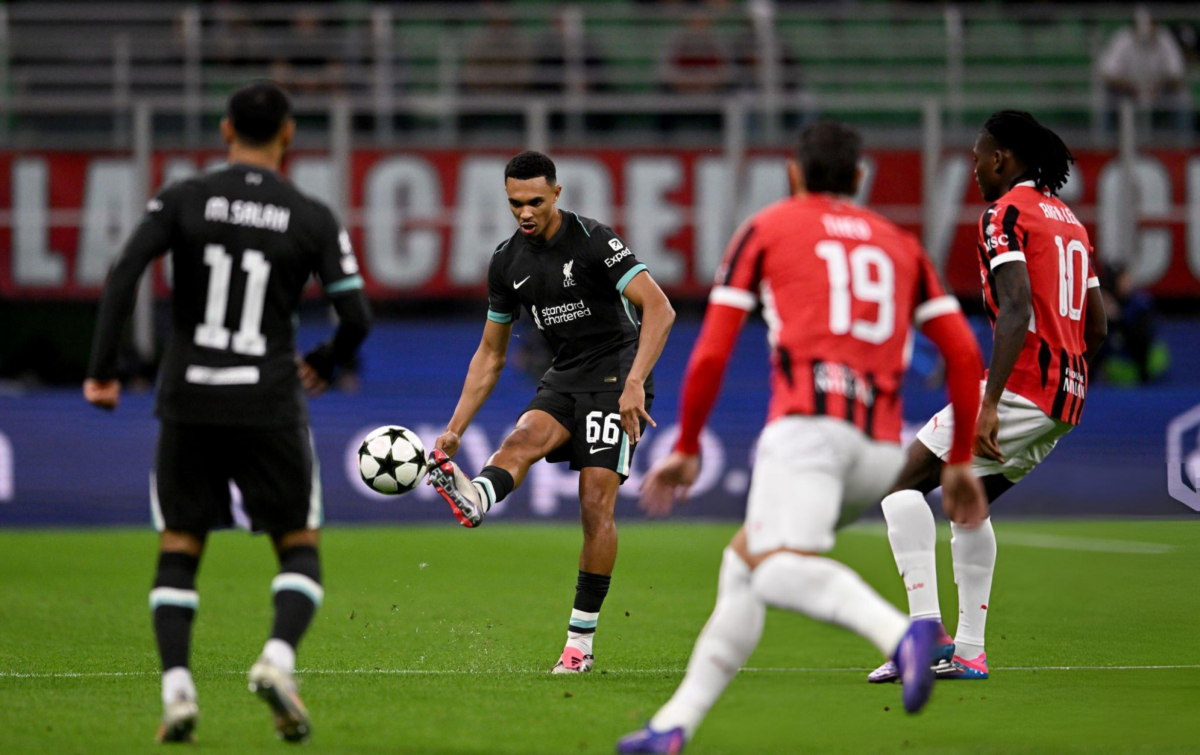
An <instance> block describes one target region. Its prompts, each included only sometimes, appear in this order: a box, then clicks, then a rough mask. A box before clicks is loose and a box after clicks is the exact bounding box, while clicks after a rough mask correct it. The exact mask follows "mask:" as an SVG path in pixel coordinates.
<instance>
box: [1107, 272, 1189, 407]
mask: <svg viewBox="0 0 1200 755" xmlns="http://www.w3.org/2000/svg"><path fill="white" fill-rule="evenodd" d="M1100 273H1101V274H1100V285H1101V290H1102V293H1103V295H1104V311H1105V313H1107V315H1108V338H1107V339H1106V340H1105V342H1104V348H1103V349H1101V350H1100V354H1099V355H1098V356H1097V357H1096V360H1095V361H1094V362H1093V363H1092V364H1091V365H1090V368H1091V370H1092V371H1093V372H1094V373H1095V374H1103V375H1104V377H1105V379H1107V380H1108V382H1110V383H1112V384H1114V385H1124V386H1131V385H1138V384H1141V383H1149V382H1151V381H1153V380H1156V379H1158V378H1160V377H1162V376H1163V375H1165V374H1166V372H1167V368H1168V367H1169V366H1170V361H1171V356H1170V349H1169V348H1168V347H1167V344H1166V341H1164V340H1163V339H1162V338H1160V337H1159V336H1158V313H1157V311H1156V310H1155V307H1154V297H1153V296H1152V295H1151V294H1150V292H1149V291H1147V290H1146V289H1144V288H1140V287H1138V286H1137V285H1136V284H1135V283H1134V280H1133V276H1132V275H1130V273H1129V270H1128V269H1123V268H1116V269H1109V268H1105V269H1102V270H1101V271H1100Z"/></svg>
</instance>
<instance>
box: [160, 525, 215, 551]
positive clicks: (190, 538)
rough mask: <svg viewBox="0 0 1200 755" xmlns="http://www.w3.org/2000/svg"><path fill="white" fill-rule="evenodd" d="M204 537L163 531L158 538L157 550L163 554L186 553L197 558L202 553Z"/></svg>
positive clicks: (181, 532)
mask: <svg viewBox="0 0 1200 755" xmlns="http://www.w3.org/2000/svg"><path fill="white" fill-rule="evenodd" d="M204 540H205V538H204V536H203V535H200V534H198V533H195V532H183V531H182V530H164V531H163V533H162V535H161V536H160V537H159V546H158V549H159V550H160V551H162V552H163V553H186V554H187V555H189V556H199V555H200V554H201V553H203V552H204Z"/></svg>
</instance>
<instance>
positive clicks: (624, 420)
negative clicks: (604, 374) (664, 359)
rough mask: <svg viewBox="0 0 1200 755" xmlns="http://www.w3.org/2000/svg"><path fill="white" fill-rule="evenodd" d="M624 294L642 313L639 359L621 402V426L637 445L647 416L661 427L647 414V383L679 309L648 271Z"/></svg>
mask: <svg viewBox="0 0 1200 755" xmlns="http://www.w3.org/2000/svg"><path fill="white" fill-rule="evenodd" d="M623 294H624V296H625V298H626V299H628V300H629V301H631V302H633V304H634V306H636V307H637V308H638V309H640V310H642V332H641V335H640V336H639V337H638V349H637V356H635V357H634V359H633V365H632V366H631V367H630V368H629V375H628V377H626V378H625V390H624V391H622V392H621V399H620V410H621V426H622V427H623V428H624V429H625V432H626V433H628V434H629V438H630V440H632V441H633V442H634V443H637V442H638V441H640V440H641V439H642V427H641V420H642V418H643V417H644V418H645V419H646V421H647V422H649V423H650V424H651V425H652V426H654V427H657V426H658V425H657V424H656V423H655V421H654V420H653V419H651V417H650V414H649V413H647V412H646V389H645V384H646V378H647V377H649V375H650V370H652V369H654V364H655V362H657V361H658V358H659V356H661V355H662V350H663V347H664V346H666V343H667V335H668V334H669V333H670V332H671V326H672V325H674V323H675V309H674V307H672V306H671V302H670V300H669V299H667V295H666V294H664V293H663V290H662V289H661V288H659V287H658V284H657V283H655V282H654V279H653V278H651V277H650V273H648V272H646V271H644V270H643V271H642V272H640V273H638V274H637V275H635V276H634V277H633V279H632V280H631V281H629V283H628V284H626V286H625V290H624V291H623Z"/></svg>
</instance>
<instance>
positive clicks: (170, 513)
mask: <svg viewBox="0 0 1200 755" xmlns="http://www.w3.org/2000/svg"><path fill="white" fill-rule="evenodd" d="M230 482H233V483H235V484H236V485H237V488H238V490H239V491H240V492H241V497H242V505H243V507H244V510H245V514H246V518H247V519H248V520H249V524H250V528H251V529H252V530H254V531H255V532H269V533H272V534H283V533H285V532H291V531H294V530H303V529H317V528H319V527H320V526H321V524H322V522H323V520H324V511H323V506H322V501H321V479H320V469H319V467H318V464H317V459H316V454H315V453H314V452H313V446H312V437H311V435H310V433H309V430H308V428H307V427H304V426H297V427H231V426H228V425H191V424H182V423H178V422H168V421H164V422H163V423H162V429H161V431H160V433H159V436H158V453H157V456H156V459H155V463H154V472H153V473H152V474H151V476H150V509H151V514H152V515H153V517H154V526H155V528H156V529H158V530H159V531H162V530H164V529H167V530H179V531H182V532H191V533H194V534H197V535H203V534H204V533H206V532H208V531H209V530H213V529H220V528H223V527H231V526H233V525H234V524H235V523H236V521H237V520H236V518H235V515H234V511H233V497H232V494H231V491H230V486H229V483H230Z"/></svg>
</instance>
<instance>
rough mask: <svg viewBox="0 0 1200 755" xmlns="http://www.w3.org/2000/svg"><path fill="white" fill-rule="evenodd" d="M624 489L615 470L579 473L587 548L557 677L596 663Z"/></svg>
mask: <svg viewBox="0 0 1200 755" xmlns="http://www.w3.org/2000/svg"><path fill="white" fill-rule="evenodd" d="M620 487H621V477H620V475H618V474H617V473H616V472H614V471H613V470H611V469H604V468H602V467H584V468H583V469H582V470H580V472H579V516H580V521H581V523H582V524H583V548H582V550H581V551H580V553H579V576H578V578H577V579H576V581H575V602H574V605H572V607H571V619H570V622H569V623H568V625H567V645H566V647H565V648H563V652H562V656H561V657H560V658H559V660H558V663H557V664H555V666H554V668H553V669H552V672H553V673H560V674H561V673H571V672H580V673H583V672H587V671H591V670H592V665H593V664H594V662H595V657H594V654H593V652H592V640H593V639H594V638H595V636H596V626H597V624H598V622H599V620H600V609H601V608H602V607H603V606H604V598H605V596H607V595H608V588H609V585H610V583H611V582H612V572H613V565H614V564H615V563H616V561H617V524H616V521H615V520H614V518H613V511H614V510H615V508H616V505H617V490H618V489H619V488H620Z"/></svg>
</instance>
